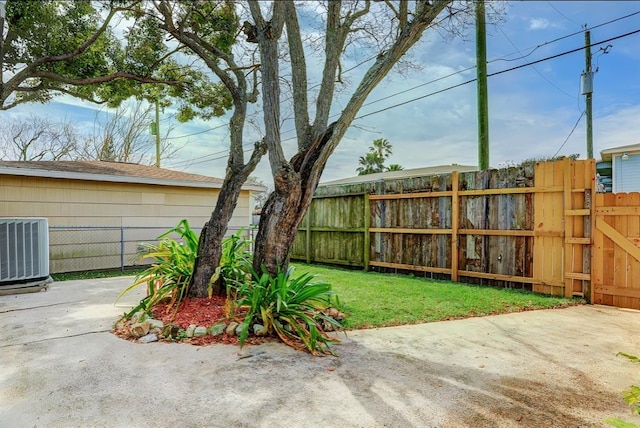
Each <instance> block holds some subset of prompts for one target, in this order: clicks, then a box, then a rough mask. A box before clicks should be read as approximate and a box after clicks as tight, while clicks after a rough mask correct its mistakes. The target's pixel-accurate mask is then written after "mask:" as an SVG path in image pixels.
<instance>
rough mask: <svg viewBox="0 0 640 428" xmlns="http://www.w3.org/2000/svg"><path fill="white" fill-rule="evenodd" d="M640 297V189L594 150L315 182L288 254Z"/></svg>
mask: <svg viewBox="0 0 640 428" xmlns="http://www.w3.org/2000/svg"><path fill="white" fill-rule="evenodd" d="M292 258H294V259H301V260H305V261H307V262H324V263H335V264H345V265H351V266H359V267H362V268H364V269H370V268H373V269H379V270H403V271H416V272H422V273H424V274H425V275H426V274H429V275H432V276H436V277H449V278H451V279H453V280H459V281H462V282H471V283H481V284H492V285H507V286H522V287H524V288H526V289H532V290H534V291H537V292H540V293H546V294H554V295H563V296H567V297H570V296H583V297H585V298H586V299H587V300H590V301H591V302H593V303H601V304H606V305H614V306H619V307H629V308H635V309H640V193H629V194H626V193H621V194H595V161H594V160H593V159H590V160H586V161H571V160H563V161H558V162H545V163H538V164H536V165H535V167H533V166H530V167H520V168H510V169H506V170H492V171H481V172H474V173H461V174H458V173H455V172H454V173H453V174H450V175H440V176H431V177H420V178H412V179H403V180H396V181H389V182H375V183H362V184H352V185H347V186H339V187H338V186H336V187H333V188H331V187H325V188H320V189H318V192H317V194H316V198H314V200H313V202H312V205H311V208H310V210H309V213H308V214H307V217H306V218H305V222H304V223H303V227H301V229H300V231H299V233H298V236H297V239H296V243H295V248H294V252H293V255H292Z"/></svg>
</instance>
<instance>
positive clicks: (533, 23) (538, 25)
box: [529, 18, 552, 30]
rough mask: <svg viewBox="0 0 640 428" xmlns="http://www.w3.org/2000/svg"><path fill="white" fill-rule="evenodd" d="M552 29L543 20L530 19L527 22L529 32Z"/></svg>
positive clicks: (546, 20) (545, 20) (546, 21)
mask: <svg viewBox="0 0 640 428" xmlns="http://www.w3.org/2000/svg"><path fill="white" fill-rule="evenodd" d="M550 27H552V25H551V22H549V20H548V19H545V18H531V19H530V20H529V30H546V29H548V28H550Z"/></svg>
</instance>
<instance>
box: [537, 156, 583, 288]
mask: <svg viewBox="0 0 640 428" xmlns="http://www.w3.org/2000/svg"><path fill="white" fill-rule="evenodd" d="M535 179H536V183H535V184H536V193H535V201H534V202H535V213H534V222H535V229H534V232H535V244H534V248H535V249H534V258H533V276H534V278H535V282H534V284H533V290H534V291H536V292H539V293H545V294H553V295H557V296H565V297H585V298H587V299H589V297H590V286H591V283H590V280H591V242H592V241H591V239H592V233H591V232H592V231H591V224H592V207H593V204H592V201H593V198H594V195H595V193H594V192H595V161H594V160H593V159H588V160H584V161H572V160H570V159H565V160H564V161H561V162H542V163H538V164H537V165H536V173H535Z"/></svg>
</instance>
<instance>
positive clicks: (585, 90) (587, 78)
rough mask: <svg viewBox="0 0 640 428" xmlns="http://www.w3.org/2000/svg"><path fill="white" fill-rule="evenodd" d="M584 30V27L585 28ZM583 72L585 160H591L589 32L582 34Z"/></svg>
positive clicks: (591, 74) (591, 72) (591, 78)
mask: <svg viewBox="0 0 640 428" xmlns="http://www.w3.org/2000/svg"><path fill="white" fill-rule="evenodd" d="M585 29H586V26H585ZM584 58H585V72H584V73H582V79H581V80H582V94H583V95H584V96H585V101H586V107H585V115H586V118H587V159H591V158H593V117H592V113H593V111H592V109H593V106H592V103H593V100H592V97H593V71H592V70H591V32H590V31H589V30H586V31H585V32H584Z"/></svg>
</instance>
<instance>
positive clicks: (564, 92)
mask: <svg viewBox="0 0 640 428" xmlns="http://www.w3.org/2000/svg"><path fill="white" fill-rule="evenodd" d="M547 3H548V2H547ZM498 30H499V31H500V32H501V33H502V35H503V36H504V37H505V38H506V39H507V40H508V41H509V43H511V46H513V47H514V48H516V49H517V50H518V52H521V51H520V49H518V47H517V46H516V44H515V43H513V41H512V40H511V39H510V38H509V36H507V34H506V33H505V32H504V31H502V28H500V27H498ZM533 70H534V71H535V72H536V73H538V75H539V76H540V77H542V78H543V79H544V80H545V81H546V82H547V83H548V84H550V85H551V86H553V87H554V88H556V89H557V90H558V91H560V92H562V93H563V94H565V95H567V96H568V97H570V98H572V99H573V98H576V97H575V96H573V95H571V94H570V93H568V92H567V91H565V90H564V89H561V88H559V87H558V86H556V85H555V84H554V83H553V82H552V81H551V80H549V79H547V77H546V76H545V75H544V74H542V73H540V71H539V70H538V69H537V68H536V67H533Z"/></svg>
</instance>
